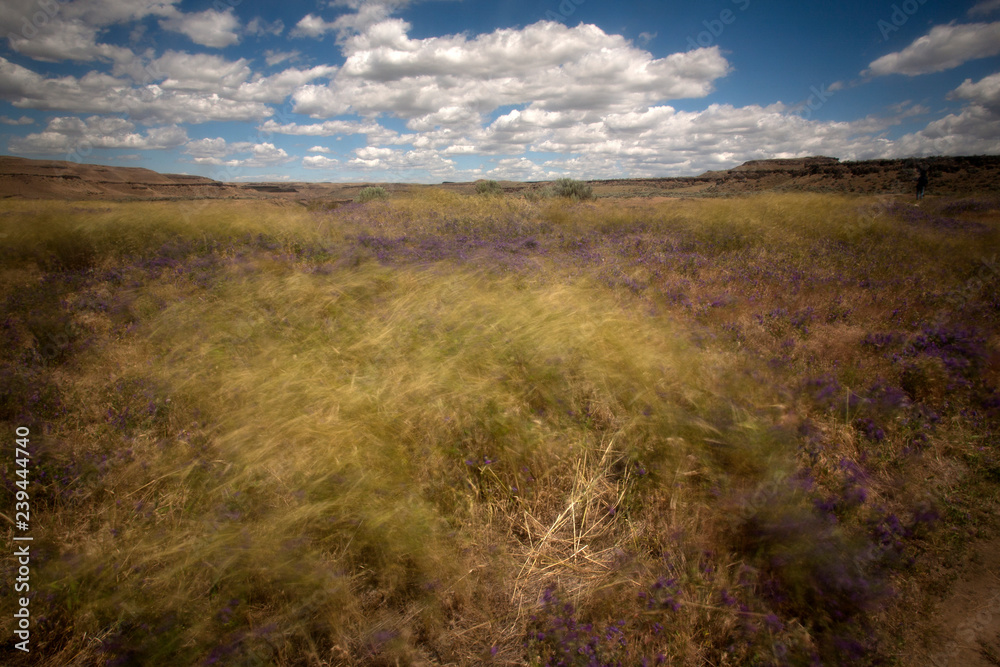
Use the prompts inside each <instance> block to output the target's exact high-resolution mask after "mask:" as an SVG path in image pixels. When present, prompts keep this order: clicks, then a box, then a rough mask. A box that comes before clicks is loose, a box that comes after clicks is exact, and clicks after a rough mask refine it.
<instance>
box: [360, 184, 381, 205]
mask: <svg viewBox="0 0 1000 667" xmlns="http://www.w3.org/2000/svg"><path fill="white" fill-rule="evenodd" d="M388 198H389V193H388V192H386V191H385V188H383V187H382V186H381V185H374V186H369V187H367V188H362V189H361V192H359V193H358V196H357V197H355V198H354V201H356V202H358V203H361V204H363V203H365V202H367V201H373V200H375V199H379V200H384V199H388Z"/></svg>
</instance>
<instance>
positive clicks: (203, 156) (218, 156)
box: [184, 137, 294, 168]
mask: <svg viewBox="0 0 1000 667" xmlns="http://www.w3.org/2000/svg"><path fill="white" fill-rule="evenodd" d="M184 152H185V153H187V154H188V155H190V156H192V160H191V161H192V162H194V163H195V164H207V165H215V166H225V167H229V168H236V167H266V166H270V165H276V164H284V163H286V162H290V161H291V160H293V159H294V158H292V157H289V155H288V153H287V152H285V149H283V148H277V147H276V146H275V145H274V144H272V143H270V142H261V143H254V142H251V141H236V142H232V143H230V142H227V141H226V140H225V139H224V138H222V137H215V138H214V139H209V138H206V139H197V140H195V141H189V142H188V143H187V144H186V145H185V147H184ZM241 154H249V155H250V157H246V158H232V159H229V160H226V159H223V158H225V157H227V156H230V155H241Z"/></svg>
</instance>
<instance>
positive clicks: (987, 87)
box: [948, 72, 1000, 114]
mask: <svg viewBox="0 0 1000 667" xmlns="http://www.w3.org/2000/svg"><path fill="white" fill-rule="evenodd" d="M948 97H949V98H950V99H959V100H969V101H970V102H973V103H975V104H978V105H980V106H983V107H986V108H987V109H990V110H992V111H993V112H994V113H996V114H1000V72H998V73H996V74H990V75H989V76H987V77H983V78H982V79H980V80H979V81H977V82H975V83H973V82H972V79H966V80H965V81H964V82H963V83H962V85H960V86H959V87H958V88H956V89H955V90H953V91H951V93H949V94H948Z"/></svg>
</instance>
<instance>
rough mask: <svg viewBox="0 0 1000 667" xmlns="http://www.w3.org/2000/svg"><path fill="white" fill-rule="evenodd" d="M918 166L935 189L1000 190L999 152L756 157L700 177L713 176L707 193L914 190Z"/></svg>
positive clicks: (941, 192)
mask: <svg viewBox="0 0 1000 667" xmlns="http://www.w3.org/2000/svg"><path fill="white" fill-rule="evenodd" d="M917 165H921V166H924V167H927V169H928V172H929V175H930V186H929V188H928V192H929V193H931V194H939V195H958V194H970V193H974V192H980V193H982V192H1000V156H995V155H984V156H966V157H929V158H920V159H912V158H910V159H902V160H862V161H858V162H840V161H839V160H837V159H836V158H828V157H812V158H797V159H792V160H754V161H751V162H747V163H744V164H742V165H740V166H739V167H736V168H734V169H729V170H727V171H721V172H708V173H706V174H703V175H702V176H701V178H705V177H709V178H712V179H713V181H714V182H713V183H712V185H711V186H708V187H707V188H706V189H705V192H706V194H708V193H717V194H737V193H741V192H755V191H761V190H776V191H814V192H853V193H858V194H909V193H911V192H912V191H913V190H914V187H915V183H916V177H917Z"/></svg>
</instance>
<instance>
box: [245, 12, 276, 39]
mask: <svg viewBox="0 0 1000 667" xmlns="http://www.w3.org/2000/svg"><path fill="white" fill-rule="evenodd" d="M284 31H285V22H284V21H282V20H281V19H275V20H274V21H272V22H270V23H268V22H267V21H265V20H264V19H262V18H260V17H259V16H255V17H254V18H253V19H251V20H250V23H247V27H246V33H247V34H248V35H256V36H258V37H263V36H264V35H275V36H277V35H280V34H281V33H283V32H284Z"/></svg>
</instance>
